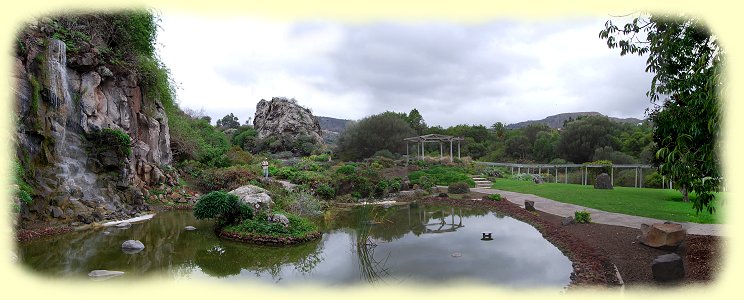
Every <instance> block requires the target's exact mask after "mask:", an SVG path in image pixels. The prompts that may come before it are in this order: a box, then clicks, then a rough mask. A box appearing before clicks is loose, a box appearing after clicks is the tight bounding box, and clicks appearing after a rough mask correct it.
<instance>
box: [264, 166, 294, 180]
mask: <svg viewBox="0 0 744 300" xmlns="http://www.w3.org/2000/svg"><path fill="white" fill-rule="evenodd" d="M270 170H271V167H269V171H270ZM297 172H298V171H297V169H295V168H293V167H281V168H279V169H277V170H276V173H274V174H273V175H272V176H274V177H276V178H278V179H287V180H289V181H293V180H294V178H295V177H297Z"/></svg>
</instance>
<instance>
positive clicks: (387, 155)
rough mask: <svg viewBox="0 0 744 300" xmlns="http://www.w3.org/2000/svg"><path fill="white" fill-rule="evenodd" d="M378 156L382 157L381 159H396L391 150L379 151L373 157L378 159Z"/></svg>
mask: <svg viewBox="0 0 744 300" xmlns="http://www.w3.org/2000/svg"><path fill="white" fill-rule="evenodd" d="M377 156H381V157H384V158H388V159H395V155H393V153H392V152H390V150H388V149H382V150H377V152H375V154H373V155H372V157H377Z"/></svg>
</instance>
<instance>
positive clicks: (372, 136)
mask: <svg viewBox="0 0 744 300" xmlns="http://www.w3.org/2000/svg"><path fill="white" fill-rule="evenodd" d="M412 136H416V132H415V131H414V130H413V129H411V126H409V125H408V123H407V122H406V121H404V120H403V119H401V118H400V116H399V115H398V114H396V113H394V112H384V113H381V114H378V115H373V116H369V117H366V118H364V119H362V120H360V121H359V122H356V123H351V124H349V125H348V126H347V128H346V130H344V132H343V133H342V134H341V136H340V137H339V140H338V152H339V157H340V158H341V159H344V160H352V159H362V158H366V157H370V156H372V155H373V154H374V153H375V152H377V151H378V150H383V149H387V150H390V151H391V152H395V153H405V151H406V143H405V141H403V139H404V138H408V137H412Z"/></svg>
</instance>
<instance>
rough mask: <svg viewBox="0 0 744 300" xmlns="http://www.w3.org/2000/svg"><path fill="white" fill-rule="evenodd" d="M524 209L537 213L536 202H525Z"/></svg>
mask: <svg viewBox="0 0 744 300" xmlns="http://www.w3.org/2000/svg"><path fill="white" fill-rule="evenodd" d="M524 209H526V210H528V211H535V201H532V200H524Z"/></svg>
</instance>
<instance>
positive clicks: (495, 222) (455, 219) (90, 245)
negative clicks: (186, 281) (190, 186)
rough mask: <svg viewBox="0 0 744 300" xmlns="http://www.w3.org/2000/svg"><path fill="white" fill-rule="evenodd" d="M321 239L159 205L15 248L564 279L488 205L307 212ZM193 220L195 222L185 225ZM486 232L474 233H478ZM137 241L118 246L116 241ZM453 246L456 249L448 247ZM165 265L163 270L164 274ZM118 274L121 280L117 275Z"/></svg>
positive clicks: (119, 258)
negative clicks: (284, 236) (129, 222)
mask: <svg viewBox="0 0 744 300" xmlns="http://www.w3.org/2000/svg"><path fill="white" fill-rule="evenodd" d="M316 223H318V224H319V225H320V227H321V230H322V231H323V232H324V235H323V237H322V239H320V240H316V241H312V242H308V243H304V244H301V245H295V246H289V247H272V246H258V245H248V244H243V243H238V242H233V241H226V240H220V239H217V238H216V236H215V234H214V233H213V232H212V230H211V227H212V224H211V223H210V222H208V221H200V220H195V219H194V218H193V215H192V214H191V213H190V212H178V211H177V212H167V213H162V214H159V215H158V216H156V217H155V218H153V219H152V220H150V221H148V222H145V223H142V224H134V225H133V226H132V227H131V228H128V229H116V228H109V229H106V230H108V231H110V232H111V233H110V234H108V235H105V234H103V229H101V230H89V231H83V232H74V233H69V234H65V235H61V236H57V237H52V238H48V239H44V240H39V241H34V242H31V243H27V244H24V245H21V247H19V249H18V252H19V258H20V261H21V262H22V264H24V265H25V266H27V267H29V268H31V269H33V270H36V271H39V272H41V273H42V274H49V275H64V276H81V277H82V276H85V274H87V273H88V272H90V271H91V270H95V269H107V270H117V271H125V272H127V274H125V275H124V276H121V277H119V278H116V279H114V280H121V279H124V278H137V277H139V276H137V275H138V274H152V275H154V274H166V275H167V276H169V277H175V278H197V277H199V278H205V279H207V280H225V279H228V278H235V279H240V278H252V279H254V280H256V279H257V280H262V281H268V282H276V283H285V282H297V281H308V280H310V281H313V282H322V283H327V284H331V285H342V284H348V283H355V282H360V281H361V282H368V283H386V284H391V283H392V284H396V283H400V282H407V281H412V280H413V281H435V282H441V281H443V280H451V279H471V280H480V281H484V282H489V283H498V284H501V285H506V286H542V285H550V286H563V285H565V284H567V283H568V281H569V274H570V273H571V270H572V269H571V263H570V261H568V259H567V258H566V257H565V256H563V255H562V254H561V253H560V251H558V249H557V248H555V247H554V246H553V245H551V244H550V243H548V242H547V241H546V240H544V239H543V238H542V236H541V235H540V233H539V232H537V230H535V229H534V228H532V227H531V226H529V225H528V224H525V223H522V222H519V221H516V220H514V219H511V218H509V217H505V216H503V215H499V214H494V213H490V212H488V211H483V210H476V209H465V208H454V207H448V206H426V205H410V206H394V207H390V208H384V207H379V206H366V207H358V208H354V209H348V210H339V211H333V212H329V213H328V214H326V215H325V217H324V218H320V219H318V220H316ZM188 225H192V226H195V227H197V228H198V230H196V231H186V230H184V229H183V228H184V227H185V226H188ZM482 231H491V232H493V241H488V242H484V241H481V240H480V238H481V232H482ZM129 239H135V240H140V241H141V242H142V243H143V244H144V245H145V249H144V250H143V251H141V252H139V253H136V254H130V255H127V254H124V253H123V252H122V251H121V248H120V246H121V243H122V242H123V241H125V240H129ZM453 253H457V254H458V255H457V256H453V255H452V254H453ZM163 272H165V273H163ZM124 280H126V279H124Z"/></svg>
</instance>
